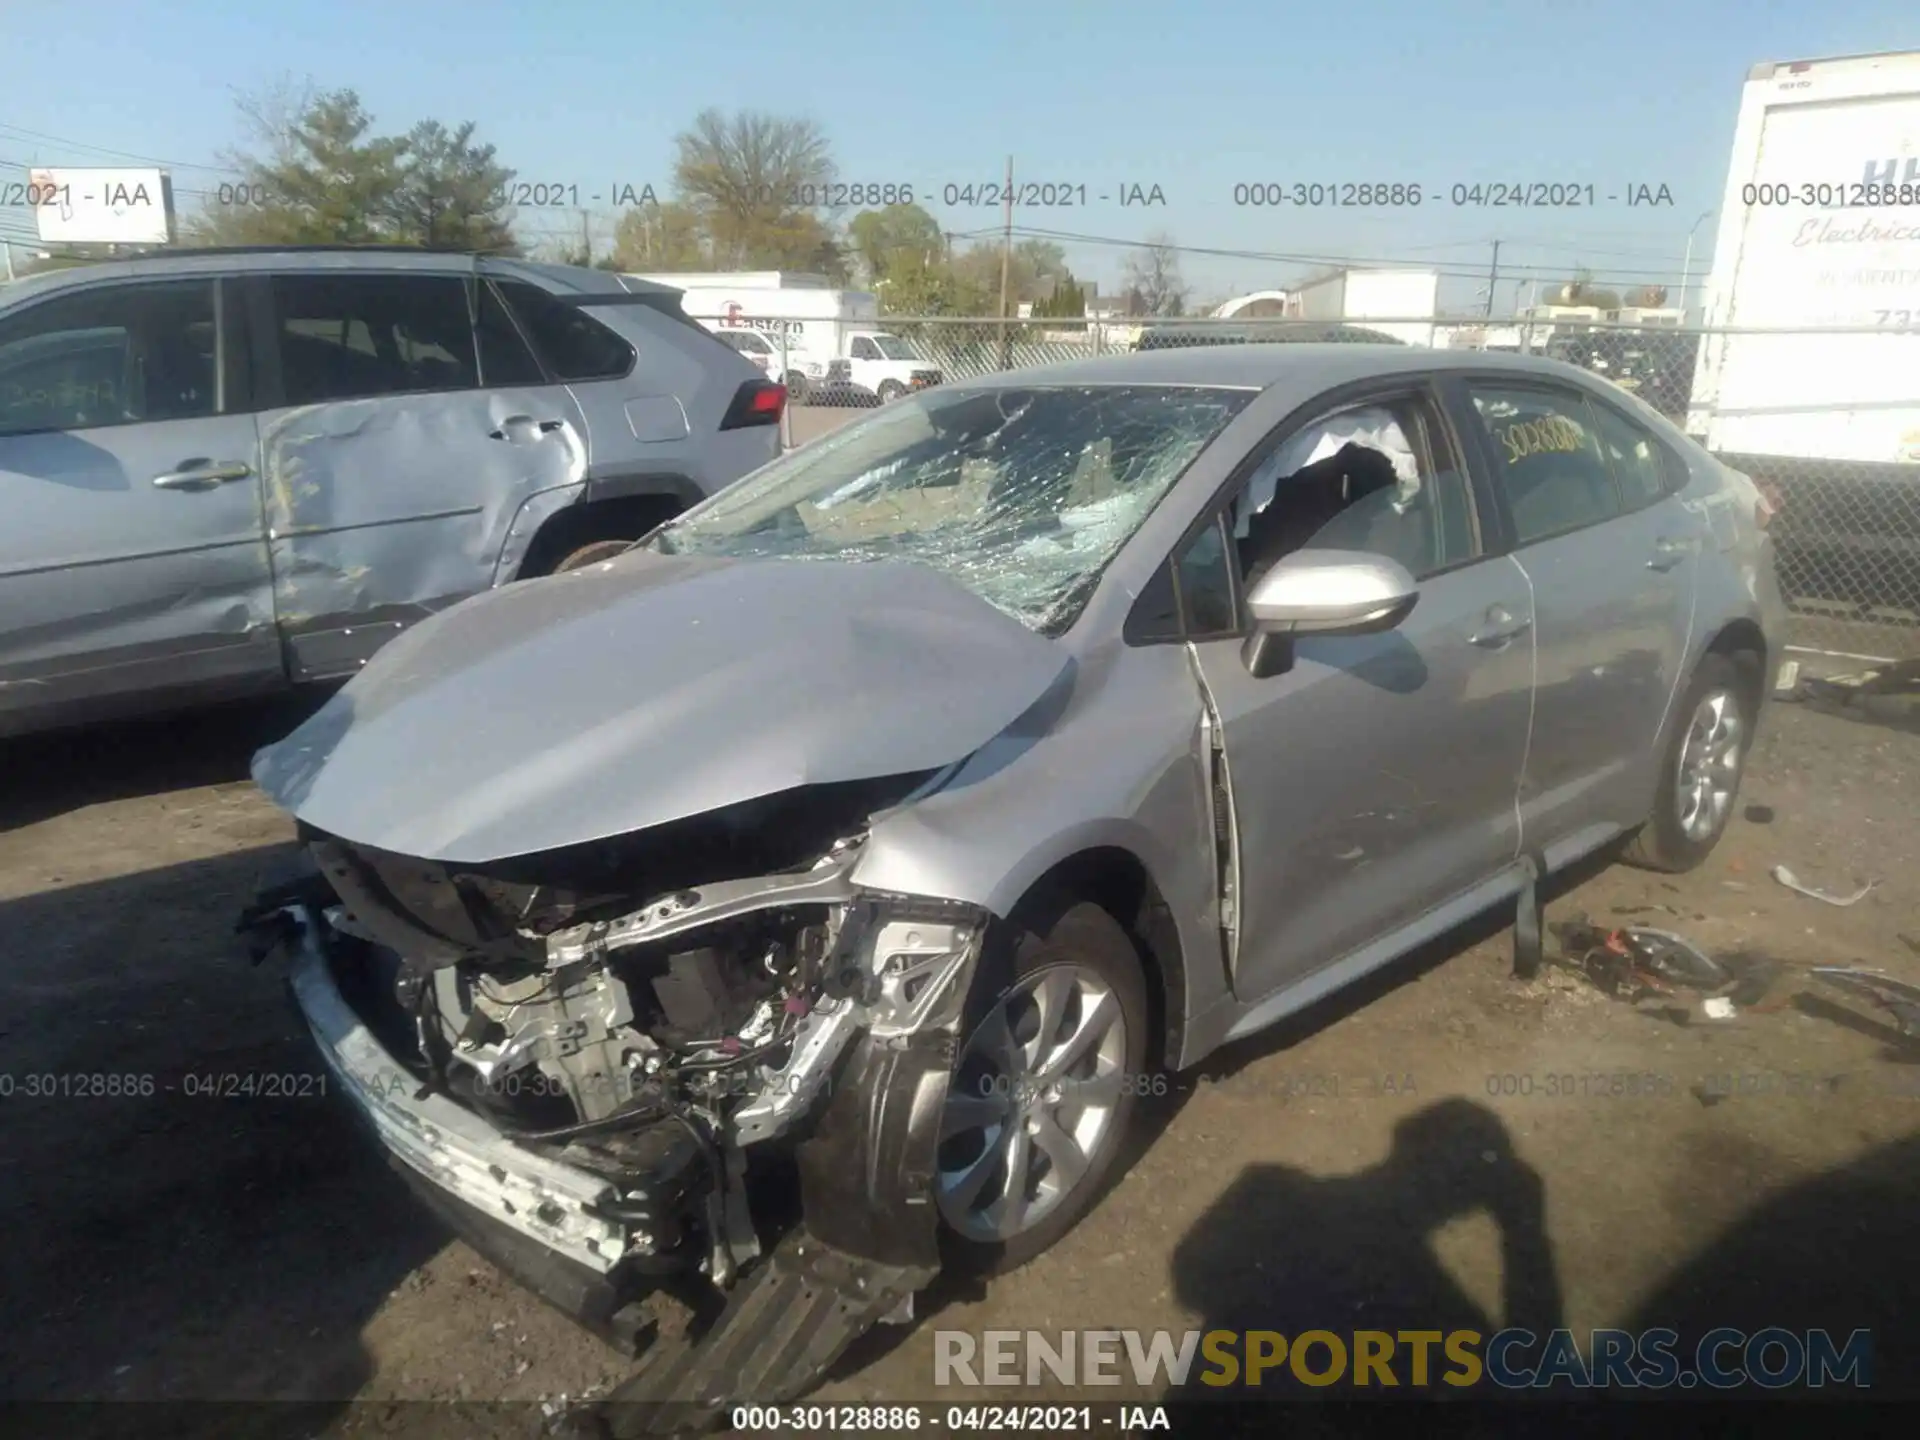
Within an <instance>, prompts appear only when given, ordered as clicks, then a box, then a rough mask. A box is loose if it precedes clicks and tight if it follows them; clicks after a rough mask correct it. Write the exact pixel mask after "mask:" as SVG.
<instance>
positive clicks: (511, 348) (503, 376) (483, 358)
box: [477, 283, 547, 386]
mask: <svg viewBox="0 0 1920 1440" xmlns="http://www.w3.org/2000/svg"><path fill="white" fill-rule="evenodd" d="M477 329H478V336H479V341H480V382H481V383H482V384H483V385H487V386H495V385H544V384H546V383H547V377H546V376H545V375H544V374H542V373H541V371H540V362H539V361H538V360H536V359H535V358H534V354H533V351H531V350H529V349H528V348H527V342H526V340H525V339H524V338H522V336H521V334H520V331H519V330H518V329H517V328H516V327H515V326H514V323H513V317H512V316H511V315H509V314H508V313H507V307H506V303H505V302H504V301H502V300H501V298H500V296H499V294H498V293H497V292H496V291H495V290H494V288H493V286H492V285H490V284H485V283H483V284H482V285H481V286H480V308H479V323H478V327H477Z"/></svg>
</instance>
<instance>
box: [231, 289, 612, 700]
mask: <svg viewBox="0 0 1920 1440" xmlns="http://www.w3.org/2000/svg"><path fill="white" fill-rule="evenodd" d="M253 299H254V306H255V315H256V321H255V325H256V331H257V333H258V335H259V343H258V349H259V351H260V353H261V355H262V357H263V361H264V365H263V370H262V375H261V387H262V390H263V391H264V393H265V395H266V397H267V399H268V402H269V407H268V408H267V409H265V410H264V411H263V413H262V415H261V418H260V428H261V440H262V448H263V460H264V466H265V477H266V483H265V499H266V513H267V521H268V538H269V545H270V553H271V557H272V564H273V595H274V607H275V612H276V614H277V615H278V617H279V623H280V630H281V634H282V638H283V641H284V644H285V647H286V654H287V667H288V670H289V672H290V673H291V674H292V676H293V677H294V678H295V679H296V680H323V679H328V678H331V677H337V676H341V675H348V674H351V673H353V672H354V671H355V670H357V669H358V668H359V667H360V666H361V665H362V664H364V663H365V662H366V660H367V658H368V657H369V656H370V655H372V654H373V652H374V651H375V650H377V649H378V648H379V647H380V646H381V645H383V644H384V643H386V641H388V640H390V639H391V638H392V637H393V636H394V635H396V634H398V633H399V632H400V631H401V630H403V629H405V628H406V627H407V626H409V625H411V624H414V623H415V622H417V621H419V620H421V619H424V618H425V617H426V616H428V615H431V614H433V613H435V612H436V611H438V610H442V609H444V608H445V607H447V606H449V605H451V604H454V603H455V602H456V601H458V600H461V599H463V598H465V597H466V596H468V595H472V594H474V593H476V592H477V591H480V590H484V589H487V588H488V587H490V586H491V585H493V584H494V583H495V580H496V578H497V577H499V576H500V575H501V564H500V561H501V557H502V555H503V553H504V552H505V550H506V547H507V546H508V543H509V539H510V537H511V538H512V539H513V540H514V542H515V543H517V544H519V545H522V546H524V543H525V540H526V538H527V537H526V536H525V535H522V534H517V533H516V530H515V525H516V522H517V521H519V520H520V519H521V517H522V513H523V510H525V509H526V507H528V506H529V504H530V502H535V501H536V500H537V498H538V497H542V496H547V497H549V498H551V497H552V496H553V495H554V494H555V493H559V494H560V495H561V496H562V498H563V499H564V498H566V497H567V496H568V495H569V494H572V493H577V492H578V489H579V487H581V486H582V485H583V484H584V481H585V476H586V441H585V438H584V426H583V422H582V420H581V416H580V410H579V407H578V405H577V404H576V403H575V402H574V399H573V397H572V396H571V395H570V394H569V393H568V391H567V389H566V387H565V386H564V385H562V384H559V383H557V382H553V381H550V380H549V379H548V378H547V377H546V376H545V375H544V373H543V372H542V370H541V368H540V365H539V363H538V362H537V360H535V358H534V357H533V355H532V353H531V352H530V351H528V350H527V348H526V345H525V342H524V340H523V339H522V338H521V337H520V336H519V335H518V333H517V332H516V331H515V329H514V327H513V324H512V322H511V320H510V319H508V318H507V317H506V316H505V314H504V311H502V310H501V309H500V308H499V302H498V300H497V298H495V297H493V296H492V295H491V294H490V292H489V291H488V289H487V287H485V286H484V285H482V284H480V283H479V282H478V280H477V278H476V277H473V276H461V275H457V274H450V273H434V272H411V273H410V272H395V273H381V272H367V271H361V270H347V269H328V270H316V271H308V272H300V273H289V274H276V275H272V276H266V277H261V278H260V280H259V282H258V283H257V285H256V286H255V287H254V290H253ZM569 487H571V489H570V488H569ZM523 528H524V527H523Z"/></svg>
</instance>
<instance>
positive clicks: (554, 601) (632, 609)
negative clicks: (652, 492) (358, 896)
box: [253, 551, 1069, 864]
mask: <svg viewBox="0 0 1920 1440" xmlns="http://www.w3.org/2000/svg"><path fill="white" fill-rule="evenodd" d="M1068 663H1069V657H1068V653H1067V651H1066V649H1065V647H1063V646H1061V645H1060V644H1058V643H1057V642H1055V641H1053V640H1049V639H1047V638H1046V637H1044V636H1041V635H1039V634H1036V633H1035V632H1033V631H1031V630H1028V629H1027V628H1026V627H1025V626H1023V625H1021V624H1020V623H1019V622H1018V621H1016V620H1014V619H1012V618H1011V617H1010V616H1008V615H1006V614H1004V613H1003V612H1001V611H999V610H997V609H995V608H994V607H993V606H991V605H989V604H988V603H987V602H986V601H984V600H982V599H980V598H979V597H978V596H976V595H974V594H973V593H972V592H971V591H969V590H967V589H966V588H965V587H963V586H961V585H960V584H958V583H957V582H956V581H953V580H950V579H948V578H947V577H945V576H944V575H941V574H940V573H938V572H936V571H934V570H931V569H927V568H925V567H923V566H918V565H912V564H904V563H894V562H881V563H834V562H827V561H769V560H749V561H737V560H728V559H716V558H711V557H702V556H663V555H658V554H654V553H652V552H650V551H631V552H629V553H627V554H625V555H622V556H620V557H618V558H616V559H614V560H610V561H607V562H605V563H603V564H600V565H594V566H590V567H588V568H586V569H584V570H578V571H572V572H569V573H567V574H563V575H555V576H550V577H548V578H546V579H542V580H536V581H531V582H524V583H521V584H515V585H510V586H507V587H505V588H503V589H500V590H493V591H488V592H486V593H484V594H482V595H478V596H475V597H474V598H473V599H471V600H468V601H465V602H463V603H462V604H460V605H457V606H454V607H453V608H452V609H449V610H447V611H444V612H442V613H441V614H439V615H436V616H434V617H432V618H431V619H429V620H426V621H424V622H422V623H421V624H420V625H418V626H416V627H415V628H414V629H413V630H411V631H408V632H407V633H405V634H403V635H401V636H399V637H398V638H396V639H395V640H393V641H392V642H391V643H390V644H388V645H387V646H386V647H385V648H384V649H383V650H381V652H380V653H379V654H378V655H376V656H375V657H374V658H373V660H372V661H371V662H370V663H369V664H368V665H367V667H366V669H365V670H363V671H362V672H361V673H360V674H358V675H357V676H355V677H354V679H353V680H352V681H351V682H350V683H349V684H348V685H346V686H345V687H344V688H343V689H342V690H341V691H340V692H339V693H338V694H336V695H335V696H334V697H333V698H332V699H330V700H329V701H328V702H327V703H326V704H325V705H324V706H323V707H322V708H321V709H320V710H319V711H318V712H317V713H315V714H314V716H313V717H312V718H311V719H309V720H308V721H307V722H306V723H305V724H303V725H302V726H301V727H300V728H299V729H298V730H295V731H294V732H293V733H292V734H291V735H289V736H288V737H287V738H286V739H285V740H282V741H280V742H279V743H278V744H275V745H270V746H268V747H267V748H266V749H264V750H262V751H260V752H259V753H258V754H257V755H256V756H255V757H254V761H253V777H254V779H255V781H256V782H258V784H259V785H260V788H261V789H262V790H264V791H265V792H266V793H267V795H268V797H269V798H271V799H272V800H273V801H274V802H275V803H276V804H278V805H279V806H281V808H283V809H284V810H286V811H288V812H289V813H291V814H292V815H293V816H294V817H295V818H296V819H298V820H300V821H301V822H302V823H304V824H307V825H311V826H313V827H314V828H316V829H318V830H321V831H324V832H326V833H328V834H330V835H335V836H338V837H340V838H341V839H344V840H347V841H350V842H352V843H355V844H360V845H366V846H370V847H372V848H375V849H379V850H386V851H391V852H396V853H399V854H405V855H415V856H419V857H421V858H423V859H431V860H438V861H442V862H446V863H452V864H484V863H487V862H489V861H494V860H502V859H507V858H510V857H512V856H517V855H529V854H534V853H537V852H540V851H544V850H552V849H557V848H559V847H561V846H566V845H573V844H578V843H581V842H584V841H589V840H598V839H604V838H606V837H609V836H613V835H619V834H624V833H627V832H630V831H634V830H642V829H646V828H648V827H650V826H654V825H660V824H664V823H666V822H667V821H670V820H677V819H681V818H683V817H685V816H689V815H695V814H699V813H701V812H703V811H707V810H713V809H717V808H720V807H722V806H725V805H729V804H733V803H736V802H739V801H743V800H750V799H755V798H757V797H759V796H762V795H771V794H775V793H777V792H780V791H783V790H789V789H792V788H794V787H796V786H801V785H810V784H819V783H826V782H835V781H848V780H863V779H873V778H879V777H881V776H886V775H898V774H906V773H909V772H913V771H918V770H931V769H935V768H937V767H939V766H943V765H946V764H949V763H951V762H954V761H957V760H960V759H963V758H965V757H966V756H967V755H969V754H971V753H972V752H973V751H974V750H977V749H978V748H979V747H980V746H982V745H984V744H985V743H986V742H987V741H988V740H990V739H992V738H993V737H994V736H995V735H997V734H998V733H999V732H1000V731H1001V730H1003V729H1005V728H1006V726H1007V725H1008V724H1010V723H1011V722H1012V721H1014V720H1016V719H1018V718H1019V717H1020V715H1021V714H1022V713H1023V712H1024V711H1025V710H1027V709H1028V708H1029V707H1030V706H1031V705H1032V704H1033V703H1034V702H1035V701H1036V700H1038V699H1039V698H1040V697H1041V696H1042V695H1044V694H1045V693H1046V692H1047V690H1048V689H1049V688H1050V687H1051V686H1052V685H1053V683H1054V682H1055V681H1056V680H1057V679H1058V678H1059V677H1060V674H1061V672H1062V671H1063V670H1064V669H1065V668H1066V666H1067V664H1068Z"/></svg>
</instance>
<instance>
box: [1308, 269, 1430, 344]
mask: <svg viewBox="0 0 1920 1440" xmlns="http://www.w3.org/2000/svg"><path fill="white" fill-rule="evenodd" d="M1439 302H1440V272H1439V271H1437V270H1423V269H1351V270H1338V271H1335V272H1334V273H1333V274H1331V275H1322V276H1320V277H1318V278H1317V279H1313V280H1309V281H1307V282H1306V283H1304V284H1303V285H1301V286H1300V287H1299V289H1297V290H1295V291H1293V292H1292V293H1291V294H1289V295H1288V296H1287V301H1286V306H1287V310H1286V313H1287V315H1288V317H1289V318H1290V319H1299V320H1330V321H1346V322H1349V323H1351V324H1355V325H1359V326H1363V327H1364V328H1366V329H1369V330H1378V331H1379V332H1380V333H1381V334H1383V335H1391V336H1393V337H1394V338H1395V339H1396V340H1404V341H1405V342H1406V343H1407V344H1409V345H1431V344H1433V317H1434V315H1435V313H1436V312H1437V310H1438V308H1439ZM1382 321H1384V322H1386V323H1384V324H1382V323H1378V322H1382ZM1396 321H1398V322H1401V323H1398V324H1396V323H1394V322H1396Z"/></svg>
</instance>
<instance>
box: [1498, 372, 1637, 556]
mask: <svg viewBox="0 0 1920 1440" xmlns="http://www.w3.org/2000/svg"><path fill="white" fill-rule="evenodd" d="M1471 390H1472V394H1473V404H1474V408H1475V409H1476V410H1478V411H1479V412H1480V419H1481V421H1482V423H1484V424H1485V425H1486V427H1487V432H1488V434H1489V435H1490V436H1491V437H1492V440H1493V452H1494V472H1495V477H1496V479H1497V480H1498V482H1499V484H1500V487H1501V489H1503V490H1504V491H1505V492H1506V497H1507V506H1508V508H1509V509H1510V510H1512V512H1513V524H1514V530H1515V534H1516V538H1517V539H1518V541H1519V543H1520V544H1522V545H1527V544H1530V543H1532V542H1533V541H1535V540H1544V539H1546V538H1547V537H1548V536H1550V535H1560V534H1564V533H1565V532H1567V531H1569V530H1578V529H1579V528H1581V527H1582V526H1584V525H1595V524H1598V523H1599V522H1600V521H1602V520H1611V519H1612V518H1613V517H1614V516H1616V515H1619V514H1621V513H1622V510H1623V506H1622V505H1621V501H1620V490H1619V487H1617V486H1616V485H1615V484H1614V483H1613V474H1612V471H1611V470H1610V469H1609V468H1608V465H1607V459H1606V456H1605V454H1604V453H1603V452H1602V450H1601V448H1600V441H1599V438H1598V437H1597V436H1596V434H1595V433H1594V421H1593V411H1592V409H1591V407H1589V406H1588V404H1587V401H1586V398H1585V397H1584V396H1581V395H1571V394H1568V393H1566V392H1564V391H1558V390H1555V391H1548V390H1531V389H1527V390H1523V389H1519V388H1517V387H1516V388H1512V389H1508V388H1505V387H1500V386H1489V385H1474V386H1472V387H1471Z"/></svg>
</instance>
